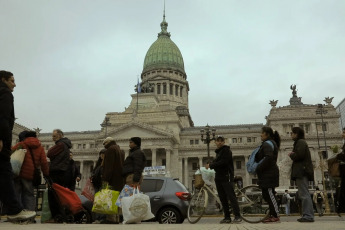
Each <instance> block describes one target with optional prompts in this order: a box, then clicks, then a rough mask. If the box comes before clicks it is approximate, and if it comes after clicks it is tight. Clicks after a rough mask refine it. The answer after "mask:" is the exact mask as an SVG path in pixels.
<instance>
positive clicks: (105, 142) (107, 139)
mask: <svg viewBox="0 0 345 230" xmlns="http://www.w3.org/2000/svg"><path fill="white" fill-rule="evenodd" d="M111 141H115V139H114V138H112V137H107V138H105V139H104V141H103V145H106V144H108V143H109V142H111Z"/></svg>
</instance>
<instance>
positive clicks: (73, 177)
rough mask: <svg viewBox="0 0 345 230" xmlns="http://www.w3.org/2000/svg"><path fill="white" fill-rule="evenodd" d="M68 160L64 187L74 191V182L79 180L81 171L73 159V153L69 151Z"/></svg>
mask: <svg viewBox="0 0 345 230" xmlns="http://www.w3.org/2000/svg"><path fill="white" fill-rule="evenodd" d="M69 156H70V161H69V167H68V170H67V173H66V178H67V179H68V181H67V185H66V187H67V188H69V189H70V190H71V191H75V184H76V183H79V181H80V180H81V173H80V169H79V167H78V166H77V164H76V163H75V161H74V160H73V153H72V152H70V153H69Z"/></svg>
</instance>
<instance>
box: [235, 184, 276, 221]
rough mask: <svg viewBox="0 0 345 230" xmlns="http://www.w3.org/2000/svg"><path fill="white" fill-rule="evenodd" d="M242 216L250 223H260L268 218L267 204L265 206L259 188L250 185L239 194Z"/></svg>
mask: <svg viewBox="0 0 345 230" xmlns="http://www.w3.org/2000/svg"><path fill="white" fill-rule="evenodd" d="M237 199H238V204H239V206H240V211H241V216H242V218H243V220H245V221H246V222H248V223H259V222H262V221H263V220H264V219H266V218H267V217H268V215H269V214H268V213H265V209H266V208H267V204H264V200H263V198H262V192H261V189H260V188H259V186H257V185H250V186H247V187H244V188H242V189H241V190H239V191H238V193H237Z"/></svg>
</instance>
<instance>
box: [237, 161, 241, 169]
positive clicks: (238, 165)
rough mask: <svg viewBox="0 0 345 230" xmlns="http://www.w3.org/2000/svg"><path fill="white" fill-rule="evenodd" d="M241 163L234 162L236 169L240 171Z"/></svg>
mask: <svg viewBox="0 0 345 230" xmlns="http://www.w3.org/2000/svg"><path fill="white" fill-rule="evenodd" d="M241 166H242V164H241V161H236V169H241V168H242V167H241Z"/></svg>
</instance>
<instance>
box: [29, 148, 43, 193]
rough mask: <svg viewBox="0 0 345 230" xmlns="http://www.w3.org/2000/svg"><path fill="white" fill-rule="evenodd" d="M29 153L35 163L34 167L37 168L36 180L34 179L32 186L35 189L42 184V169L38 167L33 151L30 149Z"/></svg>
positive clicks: (35, 172)
mask: <svg viewBox="0 0 345 230" xmlns="http://www.w3.org/2000/svg"><path fill="white" fill-rule="evenodd" d="M29 152H30V154H31V158H32V162H33V163H34V167H35V169H34V178H33V179H32V185H33V186H34V187H37V186H39V185H40V184H42V175H41V169H40V168H38V167H36V164H35V158H34V154H33V153H32V151H31V149H29Z"/></svg>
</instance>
